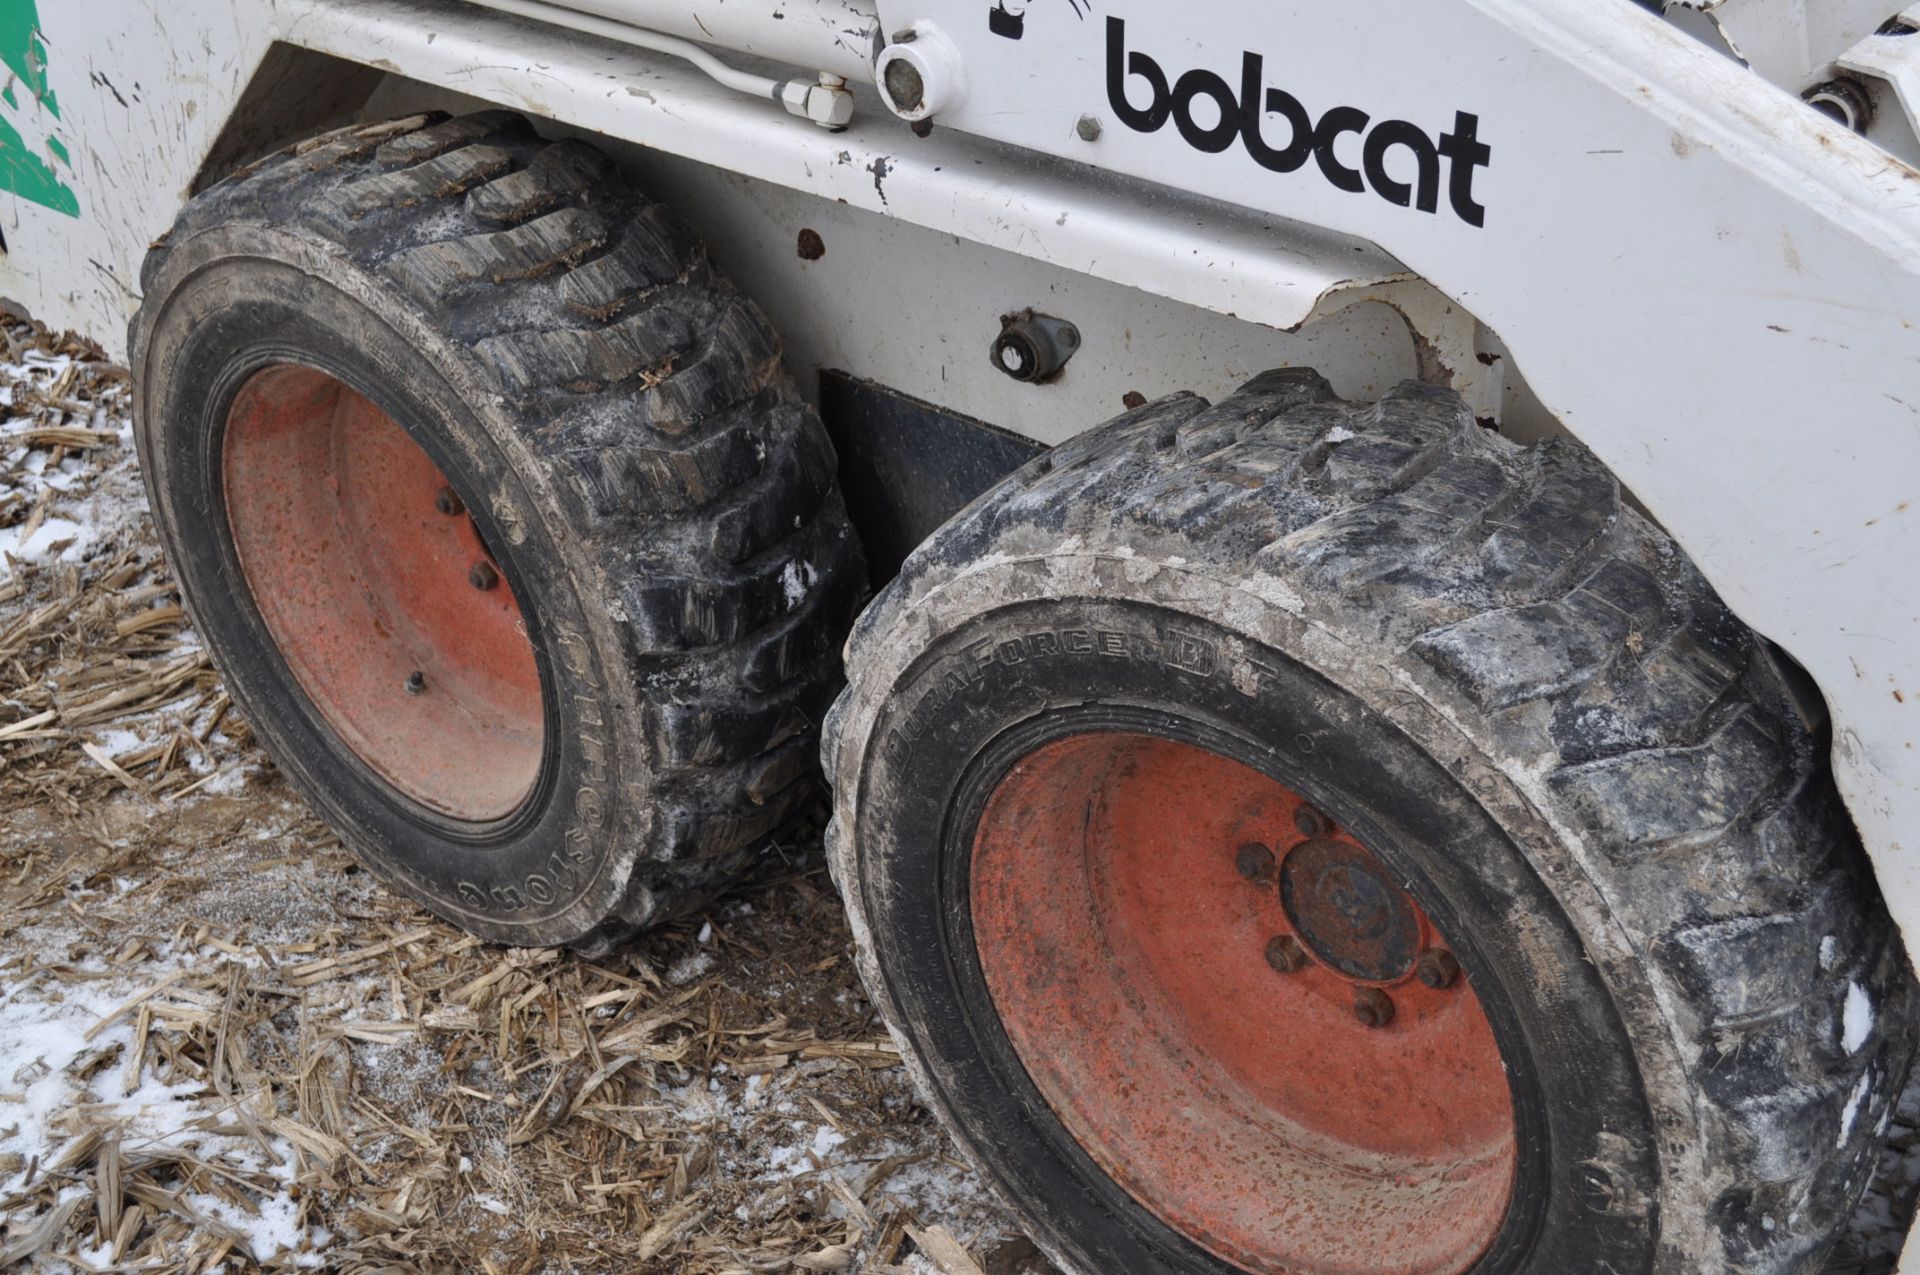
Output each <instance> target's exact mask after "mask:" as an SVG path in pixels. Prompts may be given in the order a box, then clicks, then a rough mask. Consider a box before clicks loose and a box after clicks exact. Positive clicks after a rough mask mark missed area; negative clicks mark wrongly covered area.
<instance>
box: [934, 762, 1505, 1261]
mask: <svg viewBox="0 0 1920 1275" xmlns="http://www.w3.org/2000/svg"><path fill="white" fill-rule="evenodd" d="M1303 829H1308V830H1311V832H1312V835H1309V833H1308V832H1307V831H1303ZM1263 851H1264V853H1262V852H1263ZM971 875H972V883H971V896H972V912H973V923H974V932H975V941H976V943H977V945H978V949H979V953H980V959H981V965H982V968H983V970H984V972H985V975H986V979H987V985H988V988H989V991H990V992H991V994H992V996H993V1000H994V1004H995V1007H996V1008H997V1009H998V1011H999V1013H1000V1015H1001V1018H1002V1021H1003V1023H1004V1025H1005V1028H1006V1031H1007V1035H1008V1037H1009V1039H1010V1040H1011V1042H1012V1044H1013V1047H1014V1049H1015V1051H1016V1052H1017V1053H1018V1055H1019V1057H1020V1059H1021V1062H1022V1064H1023V1065H1024V1066H1025V1067H1026V1069H1027V1071H1028V1073H1029V1074H1030V1075H1031V1076H1032V1078H1033V1080H1034V1083H1035V1085H1036V1086H1037V1087H1038V1088H1039V1090H1040V1092H1041V1093H1042V1094H1043V1095H1044V1096H1045V1098H1046V1099H1047V1101H1048V1103H1049V1104H1050V1106H1051V1107H1052V1109H1053V1110H1054V1112H1055V1113H1056V1114H1057V1115H1058V1116H1059V1118H1060V1119H1061V1121H1062V1122H1063V1123H1064V1124H1065V1125H1066V1127H1067V1129H1068V1130H1069V1131H1070V1132H1071V1133H1072V1134H1073V1136H1074V1137H1075V1138H1076V1139H1077V1140H1078V1141H1079V1143H1080V1144H1081V1146H1082V1147H1084V1148H1085V1149H1086V1151H1087V1152H1088V1153H1089V1154H1090V1155H1091V1156H1092V1157H1093V1159H1094V1160H1095V1161H1096V1162H1097V1163H1098V1164H1099V1165H1100V1166H1101V1168H1102V1169H1103V1170H1104V1171H1105V1172H1107V1173H1108V1174H1110V1175H1111V1176H1112V1177H1113V1178H1114V1179H1115V1180H1116V1181H1118V1182H1119V1183H1120V1184H1121V1185H1122V1186H1123V1187H1125V1188H1126V1190H1127V1191H1128V1192H1129V1193H1131V1194H1132V1195H1133V1196H1134V1197H1135V1198H1136V1199H1137V1200H1139V1201H1140V1203H1141V1204H1143V1205H1144V1206H1146V1207H1147V1208H1148V1209H1150V1210H1151V1211H1152V1212H1153V1213H1155V1214H1156V1215H1158V1216H1159V1217H1160V1218H1161V1219H1162V1220H1163V1221H1165V1222H1166V1223H1168V1224H1169V1225H1171V1226H1173V1227H1174V1228H1175V1229H1177V1230H1179V1231H1180V1232H1182V1233H1183V1234H1185V1235H1187V1236H1188V1237H1189V1238H1191V1239H1192V1240H1194V1242H1196V1243H1197V1244H1199V1245H1201V1246H1202V1247H1204V1248H1206V1249H1208V1250H1210V1251H1211V1252H1213V1253H1214V1254H1216V1255H1217V1256H1219V1257H1221V1258H1223V1259H1225V1260H1226V1261H1229V1262H1231V1263H1233V1264H1235V1265H1238V1266H1240V1267H1242V1268H1244V1269H1246V1270H1248V1271H1254V1272H1259V1273H1260V1275H1279V1273H1280V1272H1340V1273H1342V1275H1346V1273H1352V1275H1388V1273H1393V1275H1439V1273H1448V1275H1451V1273H1452V1272H1458V1271H1462V1270H1464V1269H1466V1268H1467V1267H1469V1266H1471V1265H1472V1264H1473V1263H1474V1262H1475V1261H1476V1260H1477V1259H1478V1258H1479V1257H1480V1256H1481V1255H1482V1254H1483V1253H1485V1252H1486V1251H1487V1249H1488V1247H1489V1246H1490V1245H1491V1244H1492V1242H1493V1240H1494V1238H1495V1237H1496V1235H1497V1234H1498V1232H1499V1230H1500V1227H1501V1224H1502V1222H1503V1221H1504V1219H1505V1217H1506V1213H1507V1208H1508V1203H1509V1201H1510V1199H1511V1197H1512V1193H1513V1170H1514V1163H1515V1159H1516V1155H1517V1148H1516V1143H1515V1138H1514V1119H1513V1106H1512V1097H1511V1094H1510V1092H1509V1089H1508V1085H1507V1081H1506V1071H1505V1068H1504V1066H1503V1065H1502V1062H1501V1059H1500V1054H1499V1050H1498V1047H1497V1046H1496V1044H1495V1042H1494V1038H1493V1031H1492V1028H1491V1026H1490V1025H1489V1024H1488V1022H1487V1018H1486V1015H1485V1013H1484V1012H1483V1011H1482V1009H1481V1007H1480V1003H1479V1000H1478V998H1477V997H1476V996H1475V995H1474V993H1473V990H1472V988H1471V986H1470V985H1469V983H1468V981H1467V980H1466V979H1465V978H1464V977H1462V978H1458V979H1454V980H1447V981H1448V983H1449V985H1448V986H1446V987H1439V988H1436V987H1432V986H1429V985H1428V983H1427V982H1426V981H1425V980H1424V979H1423V978H1422V977H1421V976H1420V974H1419V972H1418V971H1419V969H1420V968H1421V964H1420V958H1421V956H1422V954H1423V950H1424V951H1425V952H1427V953H1435V952H1444V951H1445V948H1444V946H1443V945H1444V939H1443V937H1442V936H1441V935H1440V934H1439V933H1438V932H1437V931H1436V930H1435V928H1434V926H1433V924H1432V922H1431V921H1430V920H1429V919H1428V917H1427V915H1426V913H1425V912H1424V911H1423V910H1422V909H1421V908H1420V906H1419V904H1418V902H1417V901H1416V900H1414V899H1413V898H1411V897H1410V896H1409V895H1407V894H1406V893H1405V892H1404V891H1402V890H1400V889H1399V888H1398V887H1397V886H1395V885H1393V884H1392V878H1391V876H1390V875H1389V874H1387V872H1386V869H1385V867H1384V865H1382V864H1381V862H1380V861H1379V860H1377V859H1375V858H1374V857H1373V856H1372V855H1371V854H1370V853H1369V852H1368V851H1367V850H1366V849H1365V848H1364V847H1363V846H1361V845H1360V844H1359V843H1358V842H1357V841H1356V840H1354V839H1353V838H1352V837H1351V836H1350V835H1348V834H1347V833H1346V832H1345V831H1344V830H1342V829H1341V828H1339V827H1338V826H1337V825H1336V824H1333V823H1332V822H1330V821H1328V820H1326V819H1325V818H1324V816H1321V815H1320V814H1319V813H1318V812H1316V811H1314V810H1313V809H1312V808H1311V807H1308V806H1306V805H1305V804H1304V802H1303V800H1302V799H1301V798H1300V796H1299V795H1298V794H1296V793H1294V792H1292V791H1291V790H1290V789H1288V788H1286V787H1284V786H1283V785H1281V784H1279V783H1277V782H1276V781H1274V780H1272V779H1270V778H1268V777H1267V776H1265V775H1263V774H1261V773H1259V772H1257V771H1254V770H1252V769H1250V768H1248V767H1246V766H1243V765H1241V764H1240V763H1238V762H1235V761H1232V760H1229V759H1227V758H1224V757H1221V756H1219V755H1218V754H1215V753H1212V752H1209V751H1207V750H1205V749H1202V748H1199V747H1197V746H1194V745H1191V744H1187V743H1182V742H1178V741H1174V740H1167V739H1159V738H1154V737H1150V736H1146V735H1141V734H1133V733H1127V732H1094V733H1087V734H1080V735H1073V736H1069V737H1067V738H1065V739H1060V740H1056V741H1054V742H1052V743H1049V744H1046V745H1044V746H1042V747H1041V748H1039V749H1036V750H1035V751H1034V752H1032V753H1030V754H1029V755H1027V756H1026V757H1025V758H1024V759H1022V760H1021V761H1020V762H1019V763H1017V764H1016V765H1015V766H1014V767H1013V768H1012V769H1011V770H1010V771H1009V772H1008V774H1007V775H1006V777H1005V778H1004V779H1003V780H1002V781H1001V782H1000V784H999V785H998V787H997V788H996V789H995V791H994V793H993V795H992V797H991V798H990V799H989V801H988V803H987V807H986V809H985V812H984V813H983V814H982V816H981V820H980V825H979V828H978V830H977V832H976V834H975V840H974V849H973V863H972V869H971ZM1289 880H1291V882H1292V887H1293V888H1292V893H1291V897H1290V898H1289V896H1288V895H1287V894H1286V893H1283V886H1284V885H1285V884H1286V883H1287V882H1288V881H1289ZM1282 939H1291V940H1292V942H1291V943H1283V944H1281V946H1282V947H1283V948H1285V949H1287V950H1288V951H1289V952H1291V953H1292V955H1291V956H1283V958H1282V959H1280V960H1278V961H1276V960H1275V959H1274V958H1273V957H1272V956H1271V955H1270V953H1269V949H1270V947H1272V946H1273V945H1274V944H1275V942H1276V940H1282Z"/></svg>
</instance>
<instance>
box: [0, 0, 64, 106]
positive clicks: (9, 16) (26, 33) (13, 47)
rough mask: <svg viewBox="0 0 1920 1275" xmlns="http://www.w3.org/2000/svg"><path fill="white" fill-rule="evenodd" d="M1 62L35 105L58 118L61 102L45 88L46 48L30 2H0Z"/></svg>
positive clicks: (27, 0) (38, 16)
mask: <svg viewBox="0 0 1920 1275" xmlns="http://www.w3.org/2000/svg"><path fill="white" fill-rule="evenodd" d="M0 62H4V63H6V64H7V69H9V70H10V71H12V72H13V73H14V74H15V75H17V76H19V77H20V80H21V83H23V84H25V85H26V86H27V91H28V92H30V93H32V94H33V100H34V101H36V102H38V103H40V105H42V106H44V107H46V108H47V112H48V114H50V115H52V116H53V118H55V119H59V118H60V102H59V100H58V99H57V98H55V97H54V95H53V90H52V89H50V88H48V87H47V45H46V42H45V41H44V40H42V39H41V38H40V10H39V9H37V8H35V7H34V3H33V0H0Z"/></svg>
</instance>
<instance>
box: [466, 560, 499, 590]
mask: <svg viewBox="0 0 1920 1275" xmlns="http://www.w3.org/2000/svg"><path fill="white" fill-rule="evenodd" d="M467 583H468V584H470V585H472V586H473V587H474V588H476V589H481V590H486V589H491V588H492V587H493V586H494V585H496V584H499V583H500V573H499V572H498V571H495V570H494V569H493V564H492V563H491V562H476V563H474V564H473V566H471V567H469V568H468V569H467Z"/></svg>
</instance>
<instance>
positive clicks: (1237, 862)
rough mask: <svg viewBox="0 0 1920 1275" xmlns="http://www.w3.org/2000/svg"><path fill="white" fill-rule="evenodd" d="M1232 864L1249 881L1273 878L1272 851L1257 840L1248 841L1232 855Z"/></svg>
mask: <svg viewBox="0 0 1920 1275" xmlns="http://www.w3.org/2000/svg"><path fill="white" fill-rule="evenodd" d="M1233 864H1234V866H1235V867H1236V868H1238V869H1240V875H1241V876H1243V877H1245V878H1246V879H1247V880H1249V881H1262V882H1264V881H1271V880H1273V851H1271V850H1269V849H1267V848H1266V847H1265V846H1263V845H1261V844H1260V843H1259V842H1258V841H1249V842H1247V844H1246V845H1244V846H1241V847H1240V850H1239V853H1237V854H1236V855H1234V858H1233Z"/></svg>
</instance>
